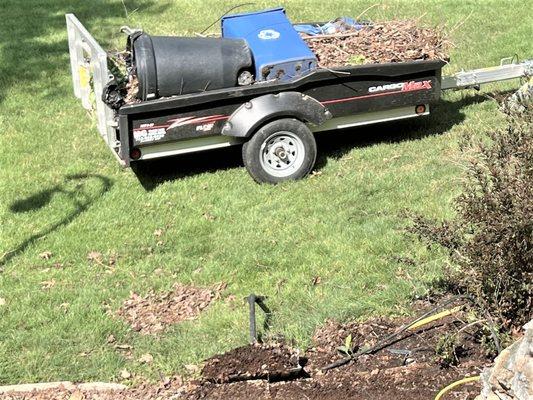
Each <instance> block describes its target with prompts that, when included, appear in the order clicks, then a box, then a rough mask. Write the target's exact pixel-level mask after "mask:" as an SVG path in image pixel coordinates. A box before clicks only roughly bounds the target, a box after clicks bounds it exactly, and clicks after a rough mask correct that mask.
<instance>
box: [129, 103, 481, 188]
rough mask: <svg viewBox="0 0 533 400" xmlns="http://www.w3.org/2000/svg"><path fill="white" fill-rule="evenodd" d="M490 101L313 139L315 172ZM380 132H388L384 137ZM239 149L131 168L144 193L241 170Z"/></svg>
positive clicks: (437, 131)
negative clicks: (193, 178)
mask: <svg viewBox="0 0 533 400" xmlns="http://www.w3.org/2000/svg"><path fill="white" fill-rule="evenodd" d="M487 100H490V98H489V97H488V96H487V95H483V94H475V95H473V96H468V97H464V98H463V99H461V100H458V101H446V100H442V101H441V102H440V103H438V104H437V105H435V106H434V108H433V109H432V111H431V115H430V116H429V117H424V118H419V119H412V120H400V121H395V122H391V123H381V124H375V125H368V126H364V127H358V128H350V129H344V130H341V131H329V132H321V133H319V134H317V135H316V139H317V145H318V158H317V162H316V165H315V169H316V170H320V169H322V168H324V167H325V166H326V165H327V163H328V160H329V159H337V158H340V157H342V156H343V155H345V154H346V153H348V152H350V151H351V150H353V149H354V148H358V147H359V148H360V147H366V146H372V145H374V144H378V143H397V142H402V141H408V140H418V139H422V138H424V137H427V136H434V135H442V134H446V133H447V132H449V131H450V129H451V128H452V127H453V126H454V125H457V124H460V123H461V122H463V121H464V119H465V114H464V113H463V112H462V109H463V108H464V107H467V106H469V105H472V104H477V103H482V102H485V101H487ZM384 132H389V133H388V134H384ZM242 166H243V163H242V158H241V146H234V147H230V148H226V149H220V150H211V151H205V152H199V153H190V154H185V155H181V156H174V157H167V158H162V159H157V160H150V161H143V162H140V163H137V164H135V165H133V166H132V170H133V172H134V173H135V174H136V176H137V178H138V179H139V181H140V183H141V184H142V186H143V187H144V189H145V190H148V191H150V190H153V189H155V188H156V187H157V186H158V185H160V184H161V183H164V182H166V181H171V180H175V179H180V178H185V177H188V176H194V175H197V174H202V173H206V172H207V173H209V172H216V171H222V170H229V169H234V168H241V167H242Z"/></svg>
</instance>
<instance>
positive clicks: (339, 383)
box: [186, 304, 490, 400]
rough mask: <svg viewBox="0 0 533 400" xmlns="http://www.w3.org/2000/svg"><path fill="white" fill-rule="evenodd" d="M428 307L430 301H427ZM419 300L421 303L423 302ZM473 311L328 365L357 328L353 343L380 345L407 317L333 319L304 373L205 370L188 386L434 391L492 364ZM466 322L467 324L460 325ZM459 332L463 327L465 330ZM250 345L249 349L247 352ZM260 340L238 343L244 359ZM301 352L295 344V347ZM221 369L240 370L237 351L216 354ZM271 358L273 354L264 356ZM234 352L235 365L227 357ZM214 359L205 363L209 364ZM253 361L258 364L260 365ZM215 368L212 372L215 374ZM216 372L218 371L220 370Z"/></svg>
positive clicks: (260, 395)
mask: <svg viewBox="0 0 533 400" xmlns="http://www.w3.org/2000/svg"><path fill="white" fill-rule="evenodd" d="M426 307H427V309H428V308H429V306H428V305H427V304H426ZM416 308H419V305H417V306H416ZM466 319H467V316H466V315H465V314H462V313H457V314H454V315H452V316H448V317H446V318H444V319H441V320H438V321H436V322H433V323H431V324H429V325H425V326H423V327H421V328H420V329H418V330H415V331H407V332H404V333H403V334H401V335H400V336H398V337H397V338H396V339H395V340H394V342H393V343H392V344H391V345H390V346H388V347H387V348H386V349H383V350H380V351H378V352H376V353H375V354H368V355H364V356H361V357H359V358H358V359H357V360H356V361H352V362H350V363H349V364H347V365H345V366H343V367H339V368H336V369H332V370H329V371H326V372H324V371H322V367H324V366H326V365H328V364H329V363H331V362H332V361H335V360H338V359H340V358H342V356H341V355H339V352H338V350H337V347H338V346H341V345H342V344H344V343H345V340H346V337H348V336H349V335H351V338H352V343H353V347H354V349H353V351H354V352H356V351H357V350H358V349H359V348H366V347H367V346H373V345H374V344H376V343H377V342H378V341H379V340H380V339H382V338H383V337H386V336H387V335H389V334H391V333H393V332H396V331H397V330H398V328H399V327H400V326H402V325H403V324H405V323H406V322H407V320H406V319H388V318H373V319H370V320H367V321H365V322H364V323H359V322H351V323H346V324H340V323H338V322H335V321H328V322H327V323H326V324H325V325H324V326H323V327H321V328H320V329H318V330H317V331H316V332H315V335H314V337H313V342H314V346H313V347H312V348H311V349H308V351H307V352H306V353H305V356H304V357H302V358H301V359H300V361H299V363H300V364H301V365H305V366H304V372H305V373H302V374H301V375H300V378H298V379H291V380H290V381H280V382H272V381H270V382H269V381H268V380H265V379H262V380H261V379H258V380H255V381H245V382H234V383H225V384H220V383H216V381H215V380H213V379H212V376H211V375H210V376H206V370H205V369H204V379H203V381H202V382H201V383H200V385H199V386H198V387H196V388H194V389H193V390H192V391H190V392H188V394H187V396H186V398H188V399H194V400H197V399H204V398H209V399H227V398H232V399H249V398H256V399H317V400H318V399H332V400H333V399H382V400H387V399H391V400H402V399H405V400H412V399H433V398H434V397H435V395H436V394H437V393H438V391H439V390H440V389H442V388H443V387H444V386H446V385H448V384H449V383H451V382H454V381H456V380H458V379H461V378H463V377H465V376H473V375H478V374H479V373H480V372H481V370H482V368H483V367H484V366H486V365H488V364H490V360H488V359H487V358H486V357H485V355H484V353H483V351H482V348H481V346H480V343H479V340H478V339H477V337H476V335H475V330H476V328H475V326H472V327H471V328H465V327H466V323H465V322H464V321H466ZM462 328H465V329H463V330H462V331H461V332H459V331H460V330H461V329H462ZM458 332H459V333H458ZM452 334H457V339H458V345H457V347H456V348H455V353H456V354H455V356H456V362H455V363H454V365H453V366H449V367H444V366H442V364H441V362H440V360H439V357H438V356H437V354H436V352H435V349H436V348H437V344H438V343H439V341H440V340H441V338H442V337H444V336H449V335H452ZM245 352H249V354H248V355H246V354H243V353H245ZM254 352H256V350H255V349H253V347H243V348H240V349H239V352H238V354H239V357H238V359H240V360H243V361H244V360H247V359H253V358H254V356H253V355H252V353H254ZM288 352H289V353H291V354H293V355H294V354H296V353H295V352H294V351H290V350H289V351H288ZM215 358H216V359H217V360H218V361H217V362H216V363H215V364H211V365H213V367H214V366H216V368H217V371H225V370H227V369H228V367H229V370H230V371H232V370H234V363H235V357H233V356H231V357H229V358H228V359H226V358H225V357H224V356H217V357H215ZM264 359H265V360H268V357H266V356H264ZM226 360H230V361H231V362H230V363H229V365H224V362H225V361H226ZM211 362H212V360H208V361H207V364H206V365H210V363H211ZM255 368H256V367H255V366H254V368H252V369H253V370H255ZM213 373H214V372H213V371H209V374H213ZM215 375H216V372H215ZM477 394H479V385H478V384H477V383H472V384H468V385H464V386H461V387H459V388H458V389H456V390H455V391H454V392H452V393H449V394H447V397H446V398H447V399H454V398H455V399H473V398H474V397H475V396H476V395H477Z"/></svg>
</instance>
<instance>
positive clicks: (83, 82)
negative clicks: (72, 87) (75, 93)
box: [78, 65, 91, 88]
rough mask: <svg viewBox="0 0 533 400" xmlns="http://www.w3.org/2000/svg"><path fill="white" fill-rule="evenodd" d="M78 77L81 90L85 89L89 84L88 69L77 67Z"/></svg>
mask: <svg viewBox="0 0 533 400" xmlns="http://www.w3.org/2000/svg"><path fill="white" fill-rule="evenodd" d="M78 75H79V77H80V86H81V87H82V88H87V87H88V86H89V82H90V81H91V74H90V73H89V69H88V68H87V67H86V66H84V65H79V66H78Z"/></svg>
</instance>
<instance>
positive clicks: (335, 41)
mask: <svg viewBox="0 0 533 400" xmlns="http://www.w3.org/2000/svg"><path fill="white" fill-rule="evenodd" d="M417 22H418V21H417V20H398V21H390V22H382V23H374V24H369V25H364V26H363V27H361V28H360V29H359V30H357V29H355V28H354V29H351V30H348V31H344V32H342V33H339V34H331V35H316V36H308V35H305V34H303V35H302V37H303V39H304V40H305V41H306V43H307V45H308V46H309V47H310V48H311V50H312V51H313V52H314V53H315V54H316V56H317V58H318V64H319V65H320V66H321V67H323V68H332V67H339V66H348V65H360V64H377V63H394V62H406V61H415V60H447V59H448V54H447V49H448V47H449V44H450V43H449V41H448V40H447V39H446V37H445V35H444V33H443V32H442V31H441V30H439V29H435V28H425V27H420V26H418V25H417Z"/></svg>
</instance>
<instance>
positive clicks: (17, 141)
mask: <svg viewBox="0 0 533 400" xmlns="http://www.w3.org/2000/svg"><path fill="white" fill-rule="evenodd" d="M124 3H125V6H126V9H127V10H128V17H126V13H125V8H124V5H123V2H122V1H119V0H115V1H82V0H77V1H74V0H69V1H67V0H57V1H53V0H49V1H44V0H25V1H19V0H0V4H1V10H2V13H1V14H2V16H1V18H0V35H1V37H2V40H1V41H0V127H1V128H0V150H1V155H0V224H1V225H0V257H1V256H2V255H3V257H2V258H1V259H0V298H1V299H4V300H5V304H3V305H0V384H14V383H19V382H28V381H49V380H63V379H68V380H116V379H118V376H119V371H120V370H121V369H123V368H127V369H128V370H129V371H131V372H134V373H135V374H137V376H142V377H147V378H152V379H155V378H157V377H158V376H159V375H158V374H159V372H161V373H163V374H173V373H180V372H182V371H183V366H184V365H186V364H194V363H198V362H200V361H201V360H202V359H203V358H205V357H208V356H210V355H212V354H214V353H216V352H221V351H224V350H227V349H230V348H232V347H234V346H237V345H242V344H245V343H246V341H247V307H246V305H245V303H244V301H241V299H243V298H244V296H246V295H248V294H249V293H251V292H255V293H258V294H263V295H267V296H268V304H269V306H270V307H271V308H272V309H273V311H274V312H275V314H274V318H273V325H272V331H271V332H272V333H273V334H282V335H284V336H285V337H286V338H288V339H290V340H293V341H294V342H295V344H296V345H298V346H301V347H305V346H306V345H307V344H308V343H309V340H310V336H311V335H312V332H313V330H314V329H315V327H316V326H318V325H320V324H321V323H323V321H324V320H325V319H327V318H339V319H352V318H362V317H365V316H369V315H375V314H403V313H407V312H408V310H409V298H410V296H412V295H414V294H417V293H418V294H420V293H423V292H424V291H425V290H426V288H427V285H428V282H430V281H431V280H432V279H434V278H435V277H438V276H439V274H440V273H441V263H442V260H443V258H442V257H441V256H439V254H435V253H432V252H428V251H427V250H426V249H425V247H424V246H423V245H421V244H420V243H417V242H416V241H414V240H412V239H409V238H407V237H405V236H404V235H403V234H402V228H403V227H404V226H405V224H406V221H405V220H404V219H402V217H401V216H400V214H401V211H402V210H404V209H411V210H415V211H417V212H421V213H424V214H426V215H428V216H431V217H436V218H444V217H446V216H449V215H450V214H451V213H452V212H453V206H452V199H453V197H454V196H455V195H456V194H457V191H458V187H459V179H460V172H461V167H460V162H459V161H460V159H459V157H458V146H457V140H458V138H459V137H460V136H461V135H463V134H468V135H472V134H477V133H479V132H483V131H484V130H487V129H490V128H492V127H494V126H499V125H501V124H502V123H503V118H502V117H501V116H500V115H499V114H498V113H497V111H496V110H497V106H496V104H495V103H494V102H492V101H490V100H488V99H487V98H486V97H485V96H484V95H483V94H475V93H474V92H469V93H452V94H448V95H446V96H445V98H444V101H443V102H441V103H440V105H439V106H438V107H437V108H436V109H435V110H434V114H433V115H432V116H431V117H430V118H429V119H427V120H423V121H417V122H402V123H395V124H388V125H381V126H376V127H372V128H365V129H357V130H353V131H348V132H343V133H335V134H331V135H329V136H326V135H321V136H319V153H320V156H319V160H318V165H317V173H316V174H314V176H312V177H310V178H309V179H306V180H303V181H300V182H295V183H288V184H283V185H279V186H275V187H274V186H265V185H257V184H255V183H254V182H253V181H252V179H251V178H250V177H249V176H248V174H247V173H246V171H245V170H244V168H242V165H241V161H240V158H239V157H240V156H239V151H238V150H229V151H228V150H226V151H219V152H215V153H206V154H203V153H199V154H195V155H189V156H186V157H182V158H178V159H172V160H166V161H164V162H158V163H152V164H150V165H149V168H147V169H145V171H144V172H143V173H142V174H140V176H139V177H138V176H136V175H135V174H134V173H133V172H132V171H131V170H123V169H120V168H119V166H118V165H117V163H116V161H115V159H114V157H113V156H112V155H111V154H110V152H109V151H108V149H107V148H106V146H105V144H104V143H103V141H102V140H101V139H100V138H99V135H98V133H97V130H96V128H95V124H94V121H93V120H92V119H91V118H90V117H89V116H88V115H87V113H86V112H85V111H84V110H83V109H82V107H81V104H79V102H78V101H77V99H75V98H74V96H73V93H72V87H71V79H70V75H69V74H70V67H69V60H68V49H67V36H66V30H65V22H64V14H65V13H66V12H74V13H76V15H77V16H78V17H79V19H80V20H81V21H82V22H83V23H84V24H85V25H86V26H87V27H88V28H89V30H90V31H91V32H93V33H94V35H95V37H96V38H97V39H98V40H99V41H100V42H101V43H102V44H103V45H104V46H105V47H107V48H120V47H122V46H123V44H124V39H125V38H124V37H123V36H121V35H120V34H119V33H118V30H119V27H120V26H121V25H125V24H128V25H130V26H140V27H142V28H144V29H145V30H146V31H148V32H149V33H154V34H193V33H194V32H198V31H201V30H202V29H203V28H204V27H206V26H207V25H209V24H210V23H211V22H212V21H214V20H215V19H216V18H218V17H219V16H220V15H221V14H222V13H223V12H224V11H225V10H227V9H228V8H230V7H232V6H233V5H235V4H237V3H238V2H234V1H228V0H224V1H218V0H191V1H181V0H180V1H178V0H175V1H170V0H162V1H155V0H144V1H141V0H135V1H132V0H125V1H124ZM374 3H376V2H375V1H374V0H368V1H366V0H365V1H352V0H350V1H348V0H330V1H327V2H325V1H319V0H294V1H292V0H291V1H289V0H286V1H279V0H278V1H276V2H273V1H257V2H256V5H255V6H254V7H253V8H255V9H260V8H262V7H269V6H275V5H279V4H282V5H284V6H286V8H287V9H288V12H289V15H290V17H292V19H293V20H327V19H330V18H334V17H336V16H340V15H351V16H356V15H358V14H359V13H360V12H361V11H362V10H364V9H365V8H367V7H368V6H370V5H372V4H374ZM525 3H526V2H524V1H501V0H497V1H496V0H494V1H490V0H477V1H474V0H469V1H465V0H461V1H459V0H432V1H428V0H419V1H411V0H409V1H408V0H405V1H399V0H395V1H384V2H383V5H382V6H379V7H375V8H373V9H372V10H370V11H369V12H368V17H369V18H373V19H376V20H378V19H391V18H408V17H420V16H421V15H422V14H424V16H423V18H422V21H424V22H427V23H434V24H444V25H446V26H447V27H448V28H451V27H453V26H455V25H457V24H460V23H461V21H463V20H465V18H466V17H467V16H468V15H469V14H470V13H471V12H472V15H471V17H470V18H469V19H468V20H466V21H465V22H464V23H463V24H462V25H461V26H460V27H459V28H457V29H456V30H455V31H454V32H453V33H452V40H453V42H454V44H455V47H454V48H453V50H452V60H453V65H451V66H449V67H447V68H446V72H453V71H455V70H458V69H460V68H462V67H464V68H469V67H478V66H486V65H494V64H496V63H498V62H499V60H500V58H501V57H504V56H510V55H513V54H515V53H518V55H519V56H521V57H522V58H525V57H532V56H533V48H532V44H531V43H532V42H531V37H532V34H533V28H532V26H531V20H532V18H533V15H532V11H531V7H529V8H528V7H527V6H526V4H525ZM245 9H246V8H245ZM248 9H250V7H248ZM511 87H512V85H509V84H506V85H493V86H491V87H488V88H486V89H485V91H494V90H501V89H509V88H511ZM206 216H207V218H206ZM157 229H162V230H163V234H162V235H161V236H160V237H157V236H155V235H154V231H155V230H157ZM158 242H160V243H158ZM91 251H97V252H100V253H102V254H103V256H104V259H107V258H109V257H116V264H115V266H114V268H113V269H111V270H110V269H109V268H104V267H103V266H101V265H99V264H97V263H94V262H91V261H89V260H88V259H87V254H88V253H89V252H91ZM43 252H51V254H52V255H51V257H50V258H49V259H44V258H42V257H40V254H42V253H43ZM399 257H411V258H413V259H414V260H415V263H414V265H410V263H402V262H401V261H399V260H398V259H399ZM315 277H320V278H321V280H320V283H319V284H317V285H313V281H314V278H315ZM174 282H181V283H184V284H194V285H199V286H210V285H213V284H215V283H217V282H226V283H227V285H228V286H227V289H226V290H225V291H224V293H223V296H222V299H221V300H219V301H217V302H216V303H214V305H213V306H211V307H210V308H208V310H206V311H205V312H204V313H203V314H202V315H201V316H200V318H199V319H198V320H196V321H190V322H187V323H183V324H181V325H178V326H175V327H173V328H172V329H170V330H168V331H167V332H166V333H165V334H163V335H160V336H157V337H153V336H142V335H140V334H137V333H135V332H133V331H132V330H131V329H129V327H128V326H127V325H125V324H124V323H123V322H121V321H120V320H117V319H114V318H112V317H110V316H109V315H108V314H107V313H106V309H107V308H108V307H110V308H111V309H112V310H115V309H117V308H118V307H119V306H120V304H121V303H122V301H123V300H124V299H125V298H127V297H128V296H129V293H130V292H131V291H136V292H138V293H141V294H144V293H146V292H147V291H148V290H150V289H154V290H157V291H159V290H161V291H163V290H168V289H169V288H170V287H171V286H172V284H173V283H174ZM230 295H234V296H236V298H237V301H235V302H229V301H226V300H225V299H226V298H227V297H228V296H230ZM111 334H113V335H114V336H115V337H116V338H117V342H118V343H127V344H130V345H131V346H133V357H132V359H127V358H125V357H124V355H123V354H122V353H121V352H120V351H119V350H116V349H115V348H114V347H113V346H112V345H110V344H108V343H107V341H106V338H107V337H108V336H109V335H111ZM144 353H150V354H152V355H153V357H154V362H153V363H152V364H150V365H146V364H141V363H139V362H138V361H136V360H138V358H139V357H140V355H142V354H144Z"/></svg>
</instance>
